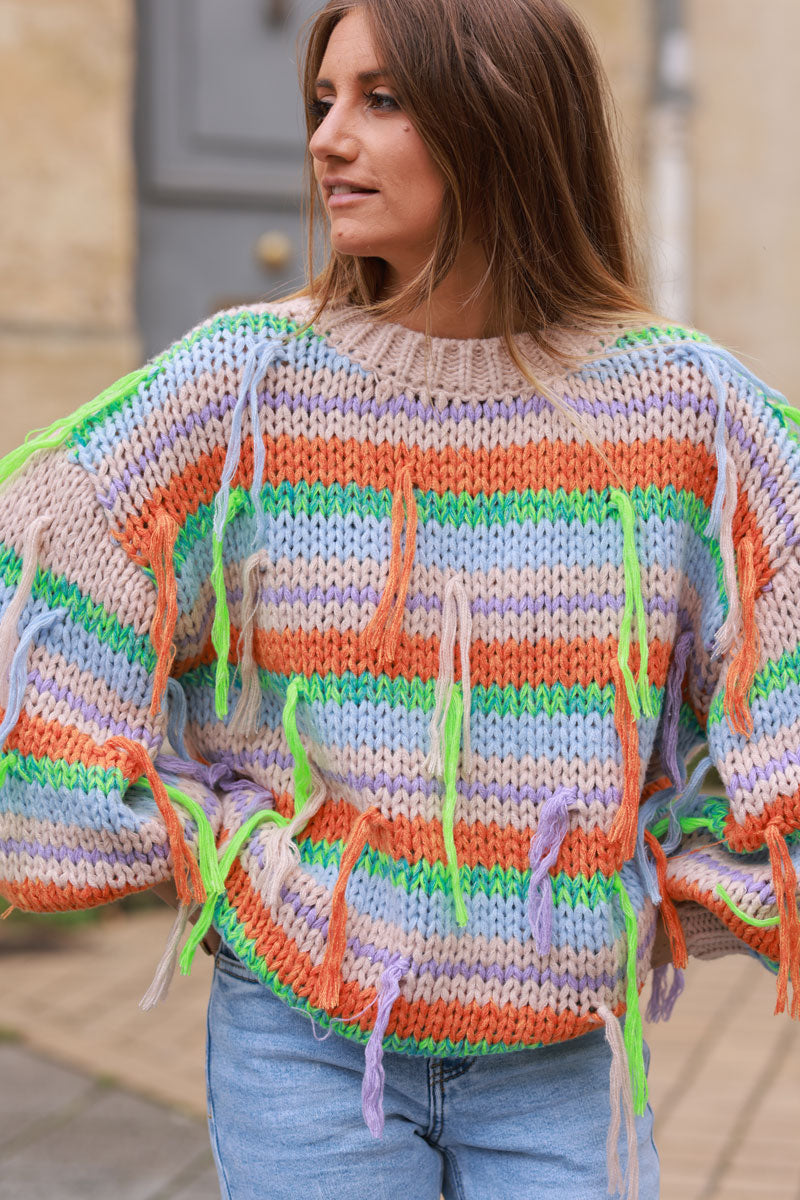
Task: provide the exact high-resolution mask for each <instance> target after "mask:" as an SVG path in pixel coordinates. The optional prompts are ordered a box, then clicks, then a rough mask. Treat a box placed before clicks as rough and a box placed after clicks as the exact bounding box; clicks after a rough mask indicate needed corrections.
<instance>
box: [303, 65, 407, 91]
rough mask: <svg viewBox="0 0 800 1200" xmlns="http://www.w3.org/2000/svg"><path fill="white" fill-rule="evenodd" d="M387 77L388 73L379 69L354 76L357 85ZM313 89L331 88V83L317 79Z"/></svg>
mask: <svg viewBox="0 0 800 1200" xmlns="http://www.w3.org/2000/svg"><path fill="white" fill-rule="evenodd" d="M388 77H389V75H388V72H387V71H383V70H380V69H376V70H373V71H359V73H358V75H356V79H357V80H358V82H359V83H372V81H373V80H375V79H388ZM314 87H328V88H332V87H333V83H332V82H331V80H330V79H318V80H317V81H316V82H315V84H314Z"/></svg>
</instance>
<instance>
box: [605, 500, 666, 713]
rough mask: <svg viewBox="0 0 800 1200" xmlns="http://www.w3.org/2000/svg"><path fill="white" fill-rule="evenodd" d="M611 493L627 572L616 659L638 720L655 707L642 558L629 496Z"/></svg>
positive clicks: (633, 711) (624, 566)
mask: <svg viewBox="0 0 800 1200" xmlns="http://www.w3.org/2000/svg"><path fill="white" fill-rule="evenodd" d="M611 496H612V499H613V500H614V502H615V503H616V506H617V509H618V511H619V516H620V524H621V525H622V561H623V569H624V574H625V607H624V609H623V614H622V624H621V626H620V632H619V646H618V651H617V659H618V662H619V665H620V669H621V671H622V675H623V678H624V680H625V688H626V690H627V693H628V700H629V702H630V706H631V711H632V713H633V716H634V719H635V720H638V719H639V717H640V716H641V715H642V714H644V715H645V716H646V717H654V716H655V710H654V708H653V701H652V697H651V695H650V681H649V678H648V674H647V670H648V663H649V659H648V654H649V649H648V644H647V624H646V619H645V612H644V598H643V596H642V576H641V572H640V570H639V559H638V557H637V554H636V538H635V520H636V518H635V514H634V511H633V505H632V504H631V499H630V496H628V495H627V493H625V492H623V491H621V489H620V488H612V489H611ZM634 611H635V613H636V629H637V634H638V638H639V678H638V681H636V682H635V681H634V678H633V672H632V671H631V668H630V661H629V660H630V646H631V628H632V624H633V614H634Z"/></svg>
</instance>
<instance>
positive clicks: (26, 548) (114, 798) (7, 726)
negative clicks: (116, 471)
mask: <svg viewBox="0 0 800 1200" xmlns="http://www.w3.org/2000/svg"><path fill="white" fill-rule="evenodd" d="M157 603H158V597H157V589H156V586H155V584H154V581H153V578H152V573H151V574H148V573H147V572H146V571H145V570H144V569H143V567H142V566H141V565H139V564H137V563H135V562H134V561H132V559H131V558H130V557H129V555H128V554H127V553H126V551H125V550H124V549H123V548H122V546H121V545H120V544H119V542H118V541H117V540H115V539H114V538H113V537H112V536H111V530H110V526H109V522H108V518H107V515H106V513H105V511H104V510H103V508H102V506H101V504H100V503H99V501H98V499H97V495H96V488H95V486H94V480H93V479H92V477H91V476H90V475H89V473H88V472H87V471H86V470H85V469H84V468H83V467H82V466H81V465H79V464H77V463H75V462H71V461H69V457H68V456H67V454H66V453H65V451H64V450H62V449H54V450H46V451H42V452H39V453H36V454H34V455H33V456H32V458H31V459H30V461H29V462H28V463H27V464H26V465H24V466H23V467H22V469H21V470H19V471H18V472H16V473H15V474H14V475H12V477H11V479H10V481H9V482H8V483H7V484H6V485H5V487H4V488H3V490H2V493H0V711H2V725H0V737H1V738H2V745H1V746H0V749H1V750H2V758H1V759H0V778H2V786H0V894H2V895H3V896H4V897H5V898H6V899H7V900H9V901H10V902H11V903H12V904H14V905H16V906H17V907H19V908H22V909H28V910H38V911H55V910H59V909H76V908H84V907H90V906H93V905H97V904H102V903H106V902H108V901H111V900H115V899H118V898H119V897H121V896H124V895H126V894H128V893H130V892H135V891H139V890H141V889H144V888H147V887H150V886H152V885H154V884H157V883H159V882H161V881H163V880H165V879H167V878H168V877H169V876H170V875H171V874H172V873H173V871H174V870H175V869H176V862H177V868H178V870H179V871H182V872H183V871H185V872H186V877H185V878H181V879H178V878H177V875H176V880H177V882H178V886H179V891H180V890H181V889H183V891H184V892H185V893H188V886H189V882H191V883H192V885H195V884H196V883H197V872H196V869H194V868H195V864H194V860H193V858H192V856H191V853H190V852H189V851H188V848H187V846H186V843H185V840H184V838H183V830H182V825H181V821H180V819H179V818H178V816H177V815H176V813H175V810H174V809H173V808H171V806H168V805H167V804H165V802H164V801H165V796H164V792H163V787H161V785H160V784H159V782H158V778H157V776H156V774H155V772H154V770H153V767H152V762H153V759H154V758H155V756H156V754H157V753H158V750H159V747H160V746H161V744H162V741H163V739H164V733H165V729H166V716H165V712H164V711H163V710H162V708H161V706H160V705H158V706H157V705H154V704H153V688H154V678H155V675H156V669H157V654H156V651H155V649H154V645H153V637H152V629H153V619H154V616H155V614H156V609H157ZM156 708H157V709H158V711H154V710H155V709H156ZM142 777H144V778H145V779H148V780H149V781H150V786H149V787H145V786H143V782H144V780H143V781H142V783H141V784H137V782H136V781H137V780H139V779H142ZM154 785H155V786H154ZM159 800H160V803H159V802H158V801H159ZM199 890H200V889H196V892H195V894H197V892H198V891H199Z"/></svg>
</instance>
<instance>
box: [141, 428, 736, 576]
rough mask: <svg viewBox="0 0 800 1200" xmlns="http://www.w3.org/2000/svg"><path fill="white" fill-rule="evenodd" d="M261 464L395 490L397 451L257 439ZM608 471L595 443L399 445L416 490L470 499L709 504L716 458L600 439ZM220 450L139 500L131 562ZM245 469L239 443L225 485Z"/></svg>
mask: <svg viewBox="0 0 800 1200" xmlns="http://www.w3.org/2000/svg"><path fill="white" fill-rule="evenodd" d="M264 442H265V446H266V461H267V470H266V476H265V481H266V482H267V483H270V484H272V485H273V486H277V485H279V484H282V483H289V484H291V485H293V486H296V485H297V484H298V483H301V482H306V483H308V484H314V483H322V484H323V486H325V487H329V486H330V485H331V484H334V483H339V484H340V485H341V486H342V487H343V488H344V487H347V486H348V485H349V484H351V483H353V484H356V485H357V486H358V487H372V488H376V489H382V488H389V489H391V488H392V487H393V486H394V482H395V479H396V476H397V470H398V466H400V465H402V464H399V463H398V461H397V460H398V458H399V457H400V453H401V451H399V450H398V449H396V448H395V447H388V448H387V450H388V451H389V452H388V453H382V452H381V449H380V448H379V447H377V446H375V445H374V444H372V443H369V442H363V441H360V440H359V439H357V438H349V439H348V440H347V441H346V442H342V441H341V440H340V439H339V438H327V439H326V438H312V439H309V438H306V437H302V436H301V437H295V438H292V437H290V436H289V435H288V434H282V435H281V436H280V437H278V438H269V437H267V438H265V439H264ZM600 448H601V450H602V451H603V453H604V454H605V456H606V458H607V459H608V460H609V461H610V462H611V463H612V465H613V466H614V468H615V470H616V471H617V474H618V478H612V477H611V476H610V475H609V471H608V468H607V467H606V465H605V463H604V462H603V461H602V460H601V459H600V458H599V457H598V455H597V454H596V452H595V450H594V447H593V446H590V445H586V446H580V445H578V444H577V443H571V444H568V443H565V442H560V441H555V442H549V441H542V442H531V443H529V444H527V445H525V446H510V447H508V449H505V448H503V447H502V446H496V447H494V448H493V449H491V450H488V449H479V450H477V451H470V450H469V448H468V447H466V446H463V447H459V448H458V449H456V447H454V446H447V447H445V448H444V449H442V450H432V449H431V450H424V449H422V448H421V447H404V448H403V450H404V454H403V458H404V463H405V464H407V465H410V467H411V469H412V472H413V477H414V479H415V480H416V481H417V486H418V487H420V488H421V489H423V490H425V491H429V490H433V491H435V492H436V493H437V494H440V495H441V494H443V493H444V492H445V491H454V492H456V493H459V492H462V491H465V492H467V493H468V494H469V495H471V496H475V495H477V494H478V493H480V492H484V493H487V494H489V495H491V494H492V493H494V492H496V491H497V490H498V488H497V483H498V480H508V481H509V482H511V481H513V482H514V486H515V487H516V488H517V489H519V490H522V489H524V488H531V489H532V490H533V491H539V490H541V489H542V488H547V489H548V490H549V491H555V490H556V489H557V488H564V489H565V490H566V491H567V492H572V491H581V492H584V491H587V490H588V489H589V488H594V489H595V490H596V491H601V490H602V489H603V488H605V487H608V486H619V487H623V488H626V489H627V490H629V491H630V490H631V489H632V488H634V487H636V486H639V487H642V488H646V487H649V486H650V484H654V485H655V486H656V487H658V488H664V487H666V486H667V484H672V485H674V487H675V488H677V489H678V490H686V491H689V492H693V493H694V494H695V495H696V496H698V497H699V498H700V499H701V500H702V501H703V502H704V503H705V504H707V505H710V504H711V500H712V498H713V495H714V487H715V484H716V478H717V463H716V458H715V457H714V454H713V453H712V452H709V451H708V450H707V449H706V448H705V447H704V446H698V445H694V444H693V443H692V442H691V441H689V440H688V439H684V440H682V441H678V440H676V439H675V438H665V439H663V440H662V439H661V438H651V439H650V440H649V441H646V442H641V441H637V442H634V443H633V445H631V446H626V445H624V444H623V443H621V442H603V443H601V446H600ZM225 455H226V447H225V446H217V447H215V449H214V450H213V451H212V452H211V453H210V454H205V455H202V456H201V457H200V458H198V459H197V461H196V462H194V463H192V464H190V465H189V466H188V467H187V468H186V470H185V471H183V472H182V474H180V475H176V476H174V477H173V478H172V479H171V480H170V482H169V483H168V484H167V485H166V486H165V487H163V488H156V489H155V490H154V491H153V493H152V494H151V496H150V498H149V499H148V500H147V501H145V504H144V507H143V509H142V511H141V513H140V514H137V515H135V516H132V517H130V518H128V521H127V522H126V525H125V529H124V531H123V533H122V535H121V541H122V543H123V545H125V546H126V548H127V549H128V552H129V553H130V554H131V555H132V556H133V557H134V558H137V560H140V561H144V555H146V548H147V538H148V530H149V528H150V527H151V526H152V522H153V519H154V516H155V513H156V512H158V511H160V510H161V509H163V508H165V507H166V508H167V510H168V511H169V512H170V513H172V514H173V515H174V516H175V517H176V519H177V520H178V522H179V524H181V525H183V524H185V519H186V515H187V514H190V513H196V512H197V510H198V508H199V507H200V505H201V504H211V503H212V502H213V499H214V496H215V494H216V492H217V490H218V489H219V482H220V479H221V477H222V468H223V464H224V462H225ZM252 475H253V440H252V438H251V437H246V438H244V439H243V441H242V454H241V459H240V462H239V467H238V469H237V471H236V472H235V474H234V476H233V480H232V486H233V487H240V486H241V487H249V485H250V481H251V479H252Z"/></svg>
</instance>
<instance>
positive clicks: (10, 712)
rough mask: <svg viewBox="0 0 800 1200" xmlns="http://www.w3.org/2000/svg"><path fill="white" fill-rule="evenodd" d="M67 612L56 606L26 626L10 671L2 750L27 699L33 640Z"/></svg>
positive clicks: (0, 740)
mask: <svg viewBox="0 0 800 1200" xmlns="http://www.w3.org/2000/svg"><path fill="white" fill-rule="evenodd" d="M66 613H67V610H66V608H55V609H53V611H52V612H44V613H40V614H39V616H38V617H34V618H33V620H32V621H31V623H30V624H29V625H27V626H26V627H25V630H24V631H23V634H22V637H21V638H20V639H19V645H18V646H17V648H16V650H15V651H14V657H13V658H12V660H11V667H10V669H9V672H8V698H7V708H6V711H5V713H4V715H3V720H2V722H0V750H2V748H3V747H4V746H5V744H6V738H7V737H8V735H9V734H10V733H11V730H12V729H13V728H14V726H15V725H16V723H17V721H18V720H19V718H20V713H21V712H22V705H23V702H24V700H25V688H26V687H27V684H28V651H29V650H30V648H31V642H32V641H33V639H34V638H35V637H36V635H37V634H38V633H45V632H46V631H47V630H48V629H50V628H52V626H53V625H55V623H56V622H57V621H60V620H61V618H62V617H63V616H66Z"/></svg>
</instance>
